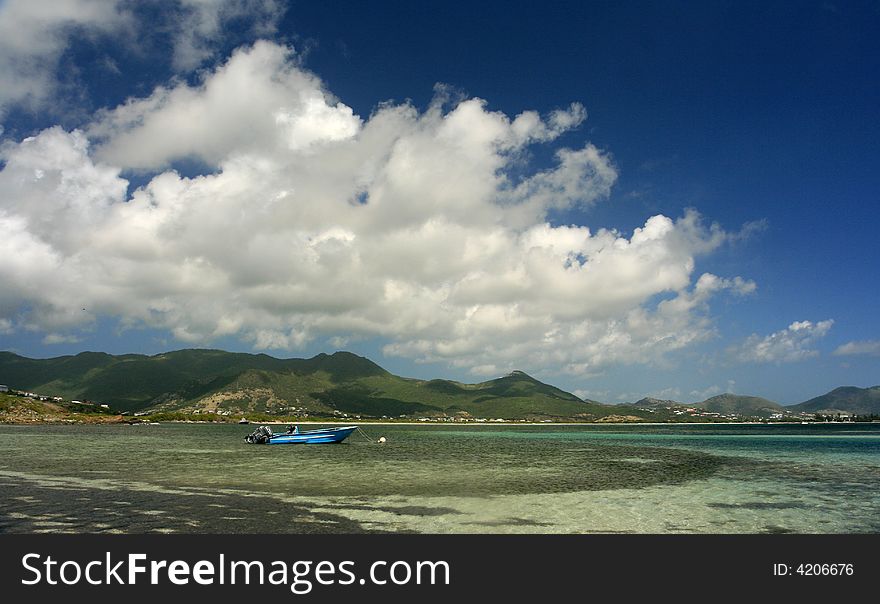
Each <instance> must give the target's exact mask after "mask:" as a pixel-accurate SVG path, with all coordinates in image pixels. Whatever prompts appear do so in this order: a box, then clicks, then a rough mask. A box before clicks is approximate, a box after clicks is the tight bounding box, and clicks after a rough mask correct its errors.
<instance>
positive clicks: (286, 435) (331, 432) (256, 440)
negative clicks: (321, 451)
mask: <svg viewBox="0 0 880 604" xmlns="http://www.w3.org/2000/svg"><path fill="white" fill-rule="evenodd" d="M355 430H357V426H345V427H340V428H321V429H319V430H306V431H305V432H300V431H299V428H295V429H293V430H288V431H287V432H283V433H281V434H273V433H272V429H271V428H269V427H268V426H260V427H259V428H257V429H256V430H255V431H254V432H253V434H249V435H248V436H246V437H245V441H246V442H249V443H252V444H256V445H323V444H329V443H341V442H342V441H344V440H345V439H346V438H348V437H349V435H350V434H351V433H352V432H354V431H355Z"/></svg>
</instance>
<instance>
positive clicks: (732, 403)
mask: <svg viewBox="0 0 880 604" xmlns="http://www.w3.org/2000/svg"><path fill="white" fill-rule="evenodd" d="M694 406H695V407H700V408H702V409H705V410H706V411H711V412H714V413H721V414H731V413H736V414H738V415H749V416H754V417H769V416H770V415H772V414H774V413H779V412H780V411H782V410H783V407H782V405H780V404H779V403H774V402H773V401H768V400H767V399H765V398H761V397H758V396H741V395H738V394H729V393H728V394H719V395H718V396H713V397H712V398H707V399H706V400H705V401H703V402H702V403H694Z"/></svg>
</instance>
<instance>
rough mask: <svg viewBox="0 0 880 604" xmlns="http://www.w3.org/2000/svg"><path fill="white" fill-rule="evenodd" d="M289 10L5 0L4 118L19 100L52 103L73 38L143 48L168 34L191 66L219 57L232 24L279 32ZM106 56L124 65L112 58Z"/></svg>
mask: <svg viewBox="0 0 880 604" xmlns="http://www.w3.org/2000/svg"><path fill="white" fill-rule="evenodd" d="M144 8H147V9H150V8H153V9H154V10H153V11H152V12H151V16H150V19H148V20H147V19H139V18H138V17H137V16H136V14H135V13H136V12H137V10H139V9H144ZM283 11H284V5H283V4H282V3H281V2H278V1H277V0H161V1H158V2H157V1H154V2H144V3H131V2H128V1H127V0H51V1H49V0H5V1H4V2H0V117H2V116H3V114H4V112H5V111H6V110H7V109H8V108H9V106H11V105H15V104H21V105H24V106H27V107H28V108H29V109H31V110H43V109H47V108H51V104H52V103H51V101H53V100H54V97H55V95H56V93H57V85H58V75H59V73H58V72H59V60H60V58H61V56H62V54H63V52H64V51H65V50H66V49H67V48H68V47H69V46H70V44H71V42H72V41H74V40H77V39H86V40H89V39H93V38H95V37H96V36H105V37H111V38H112V39H113V40H114V42H116V43H119V44H122V45H123V46H125V47H127V48H128V50H129V51H131V50H134V51H135V52H140V51H141V50H142V47H143V46H145V45H150V44H152V43H153V42H154V41H153V38H155V37H157V36H160V37H161V36H166V37H167V42H164V41H160V42H157V43H156V45H157V46H158V47H162V46H165V45H168V44H170V46H171V53H170V56H169V57H168V60H169V61H170V62H171V64H172V66H173V68H174V69H176V70H177V71H179V72H187V71H191V70H193V69H195V68H197V67H199V66H201V65H202V64H203V63H204V62H205V61H207V60H208V59H209V58H211V57H212V56H213V53H214V52H215V50H216V47H217V46H218V45H219V43H220V41H221V38H222V36H223V34H225V33H228V29H229V27H228V26H229V25H230V24H231V23H233V22H234V23H235V24H236V27H237V28H241V27H242V26H243V24H246V25H247V30H248V31H247V33H248V34H249V35H250V37H251V38H252V39H253V38H255V37H260V36H266V35H270V34H272V33H274V32H275V30H276V27H277V23H278V20H279V19H280V17H281V16H282V14H283ZM108 39H109V38H108ZM101 60H102V62H103V63H104V64H105V65H107V67H108V69H110V70H111V71H113V70H116V71H117V72H118V67H117V66H116V63H115V62H114V61H113V59H112V58H111V57H109V56H108V57H104V58H102V59H101ZM68 75H69V74H68ZM53 109H54V108H53Z"/></svg>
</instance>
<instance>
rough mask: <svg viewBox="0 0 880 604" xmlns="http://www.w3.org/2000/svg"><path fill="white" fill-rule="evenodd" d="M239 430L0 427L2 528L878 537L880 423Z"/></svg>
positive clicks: (182, 426) (181, 426)
mask: <svg viewBox="0 0 880 604" xmlns="http://www.w3.org/2000/svg"><path fill="white" fill-rule="evenodd" d="M248 428H251V429H252V427H242V426H237V425H194V424H163V425H158V426H125V425H121V426H0V493H2V495H0V532H136V533H145V532H196V533H199V532H206V533H207V532H223V533H237V532H256V533H267V532H273V533H274V532H299V533H313V532H349V533H351V532H374V531H380V532H427V533H476V532H491V533H508V532H539V533H590V532H602V533H608V532H612V533H616V532H635V533H766V532H796V533H859V532H871V533H876V532H880V424H851V425H847V424H829V425H791V426H774V425H684V424H677V425H659V426H645V425H615V426H598V425H596V426H585V425H579V426H554V425H547V426H402V425H394V426H378V425H366V426H364V429H365V430H366V432H367V433H369V435H370V437H371V438H366V437H364V436H362V435H361V434H358V433H356V434H355V435H353V436H352V437H351V438H350V439H349V440H348V441H347V442H346V443H344V444H342V445H323V446H295V445H291V446H277V447H266V446H254V445H247V444H245V443H244V442H243V441H242V437H243V436H244V435H245V434H246V433H247V432H249V429H248ZM379 436H385V437H386V439H387V442H386V443H385V444H377V443H376V442H375V440H376V439H377V438H378V437H379Z"/></svg>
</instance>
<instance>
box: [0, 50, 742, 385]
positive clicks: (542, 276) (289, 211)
mask: <svg viewBox="0 0 880 604" xmlns="http://www.w3.org/2000/svg"><path fill="white" fill-rule="evenodd" d="M585 117H586V111H585V110H584V108H583V106H581V105H580V104H578V103H574V104H571V105H569V106H567V107H564V108H561V109H558V110H556V111H553V112H550V113H548V114H545V115H540V114H538V113H536V112H533V111H525V112H523V113H520V114H519V115H516V116H512V117H511V116H508V115H505V114H504V113H501V112H498V111H493V110H492V109H491V108H490V107H489V104H488V103H487V102H486V101H484V100H481V99H476V98H461V99H458V100H456V101H454V102H452V101H450V100H449V98H448V97H447V96H444V95H443V94H440V95H438V98H437V99H436V100H435V102H433V103H432V104H431V105H430V106H429V107H427V108H426V109H425V110H424V111H420V110H418V109H416V108H415V107H413V106H412V105H410V104H407V103H404V104H392V103H385V104H382V105H380V106H379V107H377V109H376V110H375V111H374V112H373V114H372V115H370V116H368V117H367V118H363V117H361V116H358V115H355V114H354V112H353V111H352V110H351V109H350V108H349V107H347V106H346V105H345V104H344V103H342V102H341V101H339V100H338V99H336V98H335V97H333V96H332V94H331V93H330V92H329V91H327V90H326V89H325V87H324V85H323V82H321V80H320V78H318V77H317V76H316V75H314V74H312V73H309V72H307V71H306V70H304V69H303V68H302V67H301V65H299V64H298V63H297V61H296V57H295V55H294V54H293V53H292V51H291V50H290V49H289V48H287V47H284V46H280V45H277V44H272V43H269V42H260V43H257V44H255V45H253V46H250V47H246V48H242V49H240V50H238V51H236V52H235V53H234V54H233V55H232V56H231V57H230V58H229V60H228V61H227V62H226V63H224V64H223V65H220V66H218V67H216V68H215V69H214V70H213V71H211V72H210V73H207V74H206V75H205V76H204V78H203V80H202V81H201V82H200V83H199V84H198V85H187V84H183V83H180V84H176V85H172V86H169V87H162V88H158V89H156V90H155V91H153V93H152V94H150V95H149V96H147V97H145V98H140V99H131V100H130V101H128V102H126V103H125V104H123V105H121V106H119V107H116V108H115V109H111V110H107V111H104V112H102V113H100V114H99V115H97V116H96V117H95V119H94V120H93V122H92V123H91V124H90V125H89V126H88V127H87V128H85V129H84V130H83V131H73V132H67V131H64V130H62V129H60V128H57V127H56V128H50V129H48V130H45V131H43V132H41V133H39V134H38V135H37V136H34V137H31V138H28V139H25V140H23V141H20V142H18V143H8V144H6V145H5V146H4V147H3V148H2V151H0V153H2V159H3V161H4V162H5V167H4V169H3V170H2V172H0V230H2V232H4V233H5V234H7V236H5V237H4V238H2V239H0V279H2V281H3V283H4V288H3V289H2V290H0V319H3V320H5V321H7V322H8V323H9V324H10V325H12V326H13V327H15V326H22V327H25V328H28V329H38V330H42V331H44V332H46V333H49V334H55V336H52V337H53V338H54V337H62V336H63V334H65V333H69V332H70V331H71V330H75V329H77V328H80V327H82V326H86V325H88V324H89V323H90V322H92V321H94V320H95V318H96V317H97V316H114V317H118V318H119V319H120V321H121V323H122V326H123V327H125V326H142V325H146V326H149V327H154V328H160V329H165V330H168V331H169V332H171V333H172V334H173V335H174V336H175V337H176V338H177V339H178V340H180V341H183V342H189V343H207V342H210V341H211V340H212V339H214V338H219V337H226V336H234V337H239V338H242V339H243V340H245V341H249V342H251V343H252V344H253V346H254V347H255V348H257V349H284V350H295V349H297V348H300V347H302V346H304V345H305V344H306V343H308V342H310V341H312V340H314V339H315V338H319V337H320V338H328V339H334V338H358V337H380V338H383V339H384V340H385V341H387V345H386V346H385V348H384V352H385V353H386V354H387V355H402V356H406V357H409V358H413V359H417V360H420V361H424V362H435V361H439V362H446V363H449V364H451V365H454V366H460V367H463V368H466V369H467V370H469V371H471V372H472V373H474V374H476V375H496V374H498V373H500V372H503V371H507V370H510V369H513V368H515V367H528V368H534V369H539V368H557V369H559V370H560V371H562V372H565V373H569V374H573V375H580V376H584V375H591V374H593V373H595V372H596V371H600V370H601V368H602V367H606V366H608V365H612V364H619V363H664V362H665V360H666V358H667V355H669V353H672V352H674V351H676V350H681V349H684V348H687V347H689V346H692V345H694V344H695V343H698V342H702V341H706V340H707V339H710V338H712V337H713V336H714V335H715V331H714V327H713V324H712V321H711V317H710V316H709V302H710V300H711V299H712V298H713V297H714V296H716V295H719V294H720V293H722V292H728V293H730V294H733V295H744V294H748V293H750V292H752V291H754V289H755V284H754V283H753V282H751V281H748V280H744V279H742V278H740V277H734V278H722V277H719V276H716V275H713V274H710V273H703V274H699V275H698V274H695V262H696V258H697V257H698V256H700V255H703V254H707V253H710V252H712V251H713V250H715V249H717V248H718V247H719V246H721V245H723V244H724V243H725V242H727V241H730V240H732V239H735V238H736V237H738V234H737V233H729V232H726V231H724V230H723V229H721V228H720V227H718V226H717V225H712V224H706V222H705V221H704V220H703V219H702V218H701V216H700V215H699V214H698V213H697V212H696V211H694V210H689V211H686V212H685V213H684V214H683V215H682V216H679V217H677V218H670V217H667V216H662V215H657V216H652V217H649V218H648V219H647V220H646V221H645V223H644V225H642V226H640V227H639V228H636V229H635V230H634V231H633V232H632V233H621V232H618V231H614V230H608V229H598V230H595V231H594V230H592V229H590V228H588V227H586V226H576V225H555V224H553V223H552V222H551V220H550V217H551V216H552V213H553V212H554V211H556V210H559V209H566V208H571V207H575V206H579V207H589V206H590V205H591V204H594V203H596V202H597V201H599V200H601V199H604V198H605V197H607V195H608V194H609V191H610V189H611V187H612V185H613V183H614V182H615V180H616V178H617V171H616V168H615V166H614V164H613V162H612V161H611V158H610V157H609V156H608V155H607V154H606V153H604V152H602V151H601V150H599V149H597V148H596V147H594V146H593V145H591V144H589V143H587V144H584V145H583V146H581V147H580V148H559V149H557V150H556V160H555V163H554V164H553V165H552V166H550V167H546V168H542V169H540V170H534V169H533V170H529V169H528V162H527V161H525V158H527V157H528V149H529V148H530V147H531V146H533V145H552V144H554V141H556V140H557V139H558V138H559V136H560V135H561V134H562V133H564V132H565V131H566V130H568V129H572V128H576V127H578V126H579V125H580V124H581V123H582V122H583V121H584V119H585ZM181 158H196V159H199V160H200V161H202V162H205V163H206V164H208V165H209V166H211V167H212V170H214V171H215V172H214V173H212V174H207V175H202V176H198V177H193V178H185V177H182V176H181V175H179V174H178V173H176V172H174V171H173V170H169V169H167V168H166V166H168V165H169V164H172V163H173V162H174V161H175V160H177V159H181ZM125 169H138V170H147V171H150V173H151V174H152V176H151V178H150V180H149V182H148V183H147V184H145V185H144V186H143V187H140V188H138V189H137V190H135V191H133V192H129V191H128V189H127V187H128V182H127V181H126V180H125V179H124V178H123V177H122V176H121V174H123V170H125ZM335 341H339V340H335Z"/></svg>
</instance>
